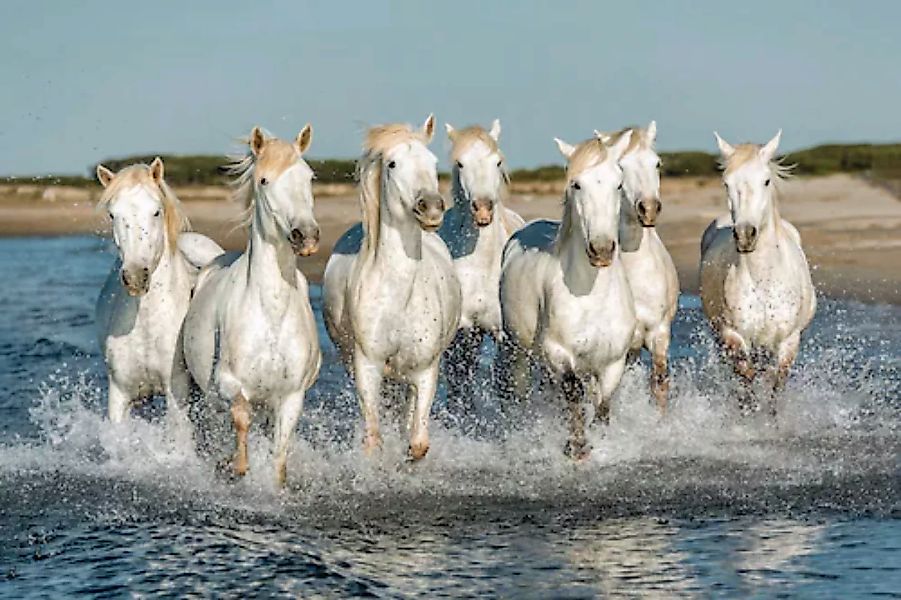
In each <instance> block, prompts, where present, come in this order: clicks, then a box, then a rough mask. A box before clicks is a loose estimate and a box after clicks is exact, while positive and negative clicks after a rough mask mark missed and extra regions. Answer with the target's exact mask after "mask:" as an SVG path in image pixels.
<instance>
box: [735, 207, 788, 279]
mask: <svg viewBox="0 0 901 600" xmlns="http://www.w3.org/2000/svg"><path fill="white" fill-rule="evenodd" d="M776 200H777V198H776V194H775V192H772V191H771V192H770V206H769V208H768V209H767V212H768V217H767V221H766V223H764V224H763V225H762V226H761V228H760V231H759V232H758V234H757V235H758V237H757V247H756V248H755V250H754V252H745V253H739V255H738V262H739V265H740V266H744V267H745V268H747V269H749V270H750V271H751V272H752V273H755V272H759V271H761V270H762V271H764V272H769V271H770V269H771V268H772V267H773V266H774V265H775V264H776V263H775V262H774V261H773V258H772V254H773V252H778V251H779V249H780V248H781V247H782V246H783V244H782V238H783V237H784V236H785V229H784V228H783V227H782V216H781V215H780V213H779V205H778V203H777V201H776Z"/></svg>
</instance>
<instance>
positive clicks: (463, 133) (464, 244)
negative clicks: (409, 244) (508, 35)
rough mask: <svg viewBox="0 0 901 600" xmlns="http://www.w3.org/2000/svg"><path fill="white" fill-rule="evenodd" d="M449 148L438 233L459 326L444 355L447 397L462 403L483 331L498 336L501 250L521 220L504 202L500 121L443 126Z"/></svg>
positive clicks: (505, 180)
mask: <svg viewBox="0 0 901 600" xmlns="http://www.w3.org/2000/svg"><path fill="white" fill-rule="evenodd" d="M445 127H446V129H447V136H448V138H450V140H451V142H452V144H453V146H452V148H451V160H452V161H453V167H452V169H453V170H452V177H453V183H452V193H453V200H454V202H453V206H452V207H451V208H450V209H449V210H448V211H447V214H446V215H445V216H444V224H443V225H442V226H441V229H439V230H438V235H440V236H441V238H442V239H443V240H444V242H445V243H446V244H447V247H448V250H450V253H451V256H452V257H453V259H454V269H455V271H456V273H457V279H458V280H459V281H460V287H461V289H462V292H463V307H462V312H461V315H460V330H459V331H458V333H457V336H456V338H455V339H454V341H453V343H452V344H451V347H450V348H449V349H448V353H447V357H446V359H445V368H444V370H445V373H446V376H447V382H448V385H449V388H450V389H449V392H448V393H449V395H450V397H451V398H455V399H457V400H458V401H461V402H464V403H468V402H469V399H470V398H469V397H470V396H471V392H472V383H473V380H474V377H475V374H476V370H477V366H478V360H479V348H480V346H481V344H482V339H483V337H484V336H485V334H486V333H487V334H490V335H491V336H493V337H494V339H495V340H497V339H499V338H500V334H501V331H502V325H501V304H500V299H499V298H498V286H499V285H500V277H501V254H502V253H503V251H504V245H505V244H506V243H507V240H508V239H510V236H511V235H513V232H515V231H516V230H517V229H519V228H520V227H522V226H523V225H524V224H525V222H524V221H523V219H522V217H520V216H519V215H518V214H516V213H515V212H513V211H512V210H510V209H509V208H507V207H505V206H504V200H505V199H506V198H507V197H508V189H507V186H508V184H509V176H508V175H507V170H506V168H505V164H504V156H503V154H501V151H500V148H498V145H497V142H498V139H499V138H500V134H501V124H500V121H498V120H497V119H495V120H494V122H493V123H492V124H491V130H490V131H485V130H484V129H482V128H481V127H478V126H473V127H467V128H465V129H461V130H456V129H454V128H453V127H452V126H451V125H450V124H447V125H445Z"/></svg>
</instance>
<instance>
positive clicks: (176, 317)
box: [96, 158, 222, 422]
mask: <svg viewBox="0 0 901 600" xmlns="http://www.w3.org/2000/svg"><path fill="white" fill-rule="evenodd" d="M97 179H98V180H99V181H100V183H101V184H102V185H103V187H104V188H105V189H104V192H103V195H102V196H101V197H100V202H99V207H101V208H105V209H106V210H107V211H108V213H109V217H110V220H111V221H112V230H113V240H114V241H115V242H116V246H117V247H118V250H119V257H118V260H117V261H116V263H115V265H114V266H113V268H112V270H111V271H110V274H109V276H108V277H107V279H106V283H105V284H104V286H103V290H102V291H101V292H100V297H99V298H98V299H97V312H96V315H97V326H98V329H99V336H100V347H101V350H102V352H103V358H104V360H105V361H106V368H107V375H108V377H109V402H108V412H109V418H110V420H111V421H113V422H121V421H123V420H124V419H125V418H126V417H127V416H128V412H129V409H130V408H131V406H132V403H133V402H134V401H135V400H137V399H140V398H145V397H148V396H152V395H154V394H165V395H166V400H167V408H168V409H169V410H170V411H172V412H173V413H175V412H178V411H179V410H180V408H181V407H180V406H179V400H181V399H183V398H184V397H185V393H186V392H187V388H188V381H187V379H186V378H184V377H175V378H174V379H173V378H172V361H173V355H174V353H175V346H176V341H177V339H178V331H179V328H180V327H181V322H182V319H184V316H185V311H187V310H188V302H189V301H190V299H191V290H192V288H193V286H194V281H195V279H196V277H197V271H198V269H199V268H201V267H203V266H204V265H206V264H207V263H208V262H210V261H211V260H213V259H214V258H215V257H216V256H218V255H219V254H221V253H222V248H220V247H219V246H218V245H217V244H216V243H215V242H213V241H212V240H210V239H209V238H207V237H205V236H202V235H200V234H196V233H187V232H185V230H186V229H187V227H188V221H187V219H186V218H185V216H184V215H183V213H182V211H181V204H180V203H179V201H178V198H176V196H175V194H174V193H173V192H172V190H171V189H170V188H169V186H168V185H166V181H165V180H164V178H163V161H162V160H160V159H159V158H156V159H154V161H153V162H152V163H151V164H150V166H147V165H144V164H137V165H131V166H130V167H126V168H125V169H122V170H121V171H119V172H118V173H113V172H112V171H111V170H109V169H108V168H106V167H104V166H103V165H98V166H97Z"/></svg>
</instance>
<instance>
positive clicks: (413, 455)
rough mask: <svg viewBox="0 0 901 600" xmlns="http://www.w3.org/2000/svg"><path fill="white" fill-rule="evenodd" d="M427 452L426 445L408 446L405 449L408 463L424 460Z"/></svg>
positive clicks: (427, 446) (427, 447)
mask: <svg viewBox="0 0 901 600" xmlns="http://www.w3.org/2000/svg"><path fill="white" fill-rule="evenodd" d="M428 452H429V445H428V444H410V447H409V448H408V449H407V457H408V458H409V460H410V461H412V462H416V461H419V460H422V459H423V458H425V455H426V454H428Z"/></svg>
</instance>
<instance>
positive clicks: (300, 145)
mask: <svg viewBox="0 0 901 600" xmlns="http://www.w3.org/2000/svg"><path fill="white" fill-rule="evenodd" d="M312 142H313V126H312V125H310V124H309V123H307V124H306V125H304V126H303V129H301V130H300V133H298V134H297V141H296V142H295V143H296V144H297V151H298V152H300V153H301V154H303V153H304V152H306V151H307V149H308V148H309V147H310V144H311V143H312Z"/></svg>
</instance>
